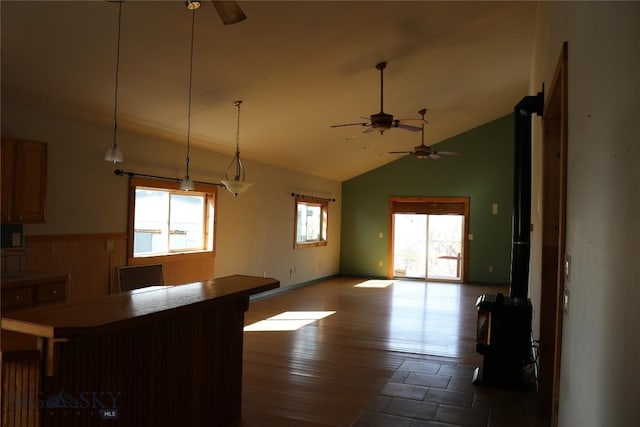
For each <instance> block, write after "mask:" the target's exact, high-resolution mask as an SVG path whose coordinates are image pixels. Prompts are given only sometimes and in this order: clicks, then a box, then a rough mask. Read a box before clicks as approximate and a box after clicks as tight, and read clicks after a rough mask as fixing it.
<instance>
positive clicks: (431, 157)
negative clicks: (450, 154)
mask: <svg viewBox="0 0 640 427" xmlns="http://www.w3.org/2000/svg"><path fill="white" fill-rule="evenodd" d="M427 157H428V158H430V159H439V158H440V156H439V155H438V153H431V154H429V155H428V156H427Z"/></svg>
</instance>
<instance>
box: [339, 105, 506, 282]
mask: <svg viewBox="0 0 640 427" xmlns="http://www.w3.org/2000/svg"><path fill="white" fill-rule="evenodd" d="M512 145H513V118H512V116H511V115H507V116H505V117H502V118H500V119H497V120H494V121H492V122H489V123H486V124H484V125H482V126H479V127H477V128H475V129H472V130H470V131H468V132H465V133H463V134H460V135H457V136H455V137H453V138H450V139H447V140H445V141H442V142H440V143H438V144H437V146H435V147H434V148H436V149H437V150H440V151H457V152H459V153H460V156H457V157H446V158H442V159H439V160H431V159H423V160H420V159H417V158H415V157H413V156H407V157H402V158H400V159H398V160H396V161H394V162H392V163H388V164H386V165H384V166H381V167H379V168H378V169H374V170H372V171H369V172H367V173H365V174H362V175H359V176H357V177H354V178H352V179H350V180H347V181H345V182H343V183H342V198H343V203H342V231H341V251H340V252H341V253H340V272H341V273H342V274H347V275H364V276H371V277H384V276H386V272H387V266H388V262H391V260H388V259H387V252H388V240H387V237H388V227H389V225H388V216H389V197H392V196H423V197H469V198H470V210H471V213H470V219H469V232H470V233H471V234H473V240H472V241H470V242H469V282H472V283H473V282H485V283H508V282H509V272H510V266H511V263H510V260H511V216H512V209H513V146H512ZM493 203H498V205H499V209H498V215H493V214H492V212H491V207H492V204H493ZM379 233H383V234H382V236H383V237H382V238H380V236H379ZM380 261H382V266H380V265H379V262H380ZM489 266H493V272H490V271H489Z"/></svg>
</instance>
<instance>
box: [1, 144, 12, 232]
mask: <svg viewBox="0 0 640 427" xmlns="http://www.w3.org/2000/svg"><path fill="white" fill-rule="evenodd" d="M15 158H16V143H15V141H14V140H12V139H5V138H2V200H1V201H0V209H1V210H2V223H3V224H7V223H11V222H13V187H14V179H13V167H14V165H15Z"/></svg>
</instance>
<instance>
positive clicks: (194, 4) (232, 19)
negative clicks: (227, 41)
mask: <svg viewBox="0 0 640 427" xmlns="http://www.w3.org/2000/svg"><path fill="white" fill-rule="evenodd" d="M200 3H201V2H199V1H187V7H188V8H189V9H197V8H199V7H200ZM211 3H213V5H214V6H215V8H216V10H217V11H218V15H220V19H222V22H223V23H224V25H231V24H237V23H238V22H240V21H244V20H245V19H247V15H245V14H244V12H243V11H242V9H240V6H239V5H238V2H236V1H218V0H211Z"/></svg>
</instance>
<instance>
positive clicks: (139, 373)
mask: <svg viewBox="0 0 640 427" xmlns="http://www.w3.org/2000/svg"><path fill="white" fill-rule="evenodd" d="M278 286H279V282H278V281H277V280H274V279H270V278H262V277H251V276H230V277H225V278H220V279H214V280H209V281H204V282H196V283H191V284H186V285H180V286H165V287H152V288H143V289H139V290H136V291H130V292H125V293H122V294H115V295H109V296H105V297H101V298H97V299H92V300H89V301H84V302H77V303H69V304H58V305H56V306H49V307H43V308H36V309H33V310H27V311H20V312H15V313H9V314H7V315H6V316H5V317H3V318H2V329H5V330H9V331H15V332H20V333H24V334H29V335H33V336H36V337H38V339H39V340H40V341H41V343H42V344H41V348H42V349H43V352H44V363H45V369H44V371H45V375H43V377H42V390H41V396H42V398H43V404H44V409H43V410H42V411H41V425H42V426H93V425H103V424H105V425H107V424H108V425H109V426H114V427H115V426H133V425H135V426H154V427H155V426H176V425H188V426H204V425H207V426H212V425H227V424H229V423H231V422H233V421H235V420H237V419H239V418H240V413H241V407H240V404H241V397H242V390H241V387H242V341H243V338H242V333H243V327H244V312H245V311H246V310H247V308H248V305H249V296H250V295H252V294H255V293H259V292H263V291H267V290H270V289H274V288H277V287H278Z"/></svg>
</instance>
